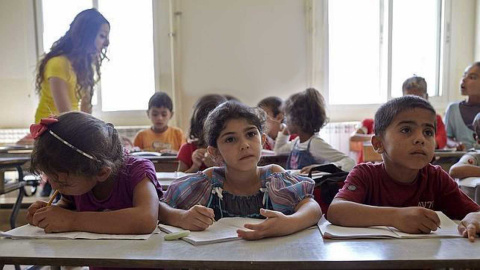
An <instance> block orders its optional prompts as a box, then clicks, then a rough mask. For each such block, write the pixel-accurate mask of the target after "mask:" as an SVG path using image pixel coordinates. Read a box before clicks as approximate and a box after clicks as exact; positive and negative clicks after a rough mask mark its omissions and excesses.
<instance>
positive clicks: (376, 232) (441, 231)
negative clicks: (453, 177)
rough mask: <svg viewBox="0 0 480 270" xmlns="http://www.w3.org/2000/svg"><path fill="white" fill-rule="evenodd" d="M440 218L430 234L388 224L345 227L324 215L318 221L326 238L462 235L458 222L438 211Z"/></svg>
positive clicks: (441, 236) (449, 236)
mask: <svg viewBox="0 0 480 270" xmlns="http://www.w3.org/2000/svg"><path fill="white" fill-rule="evenodd" d="M436 213H437V214H438V217H439V218H440V227H441V228H438V229H437V230H436V231H434V232H431V233H429V234H410V233H404V232H401V231H399V230H398V229H396V228H392V227H387V226H372V227H343V226H336V225H332V224H331V223H330V222H329V221H328V220H326V219H325V216H323V217H322V218H321V219H320V221H319V222H318V228H319V229H320V233H321V234H322V236H323V238H325V239H362V238H363V239H370V238H401V239H418V238H451V237H462V236H461V235H460V234H459V232H458V230H457V224H456V223H455V222H454V221H453V220H451V219H450V218H449V217H447V216H446V215H445V214H444V213H442V212H439V211H437V212H436Z"/></svg>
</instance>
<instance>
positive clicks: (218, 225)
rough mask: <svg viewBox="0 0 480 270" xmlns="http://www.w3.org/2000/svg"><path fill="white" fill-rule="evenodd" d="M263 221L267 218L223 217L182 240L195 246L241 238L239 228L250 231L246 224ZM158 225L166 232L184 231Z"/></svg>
mask: <svg viewBox="0 0 480 270" xmlns="http://www.w3.org/2000/svg"><path fill="white" fill-rule="evenodd" d="M263 221H265V219H254V218H241V217H233V218H222V219H219V220H218V221H216V222H214V223H213V225H211V226H210V227H208V228H207V229H206V230H204V231H195V232H190V234H189V235H188V236H187V237H183V238H182V240H184V241H186V242H188V243H190V244H192V245H194V246H197V245H206V244H213V243H221V242H227V241H233V240H239V239H240V238H239V237H238V235H237V230H238V229H243V230H246V231H248V229H246V228H245V227H244V225H245V224H247V223H249V224H258V223H261V222H263ZM158 226H159V227H160V230H162V231H163V232H166V233H175V232H179V231H183V229H181V228H177V227H174V226H169V225H164V224H160V225H158Z"/></svg>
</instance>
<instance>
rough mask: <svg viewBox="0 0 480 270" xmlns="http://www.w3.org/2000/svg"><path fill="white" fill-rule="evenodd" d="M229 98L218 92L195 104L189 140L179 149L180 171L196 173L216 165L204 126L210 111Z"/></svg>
mask: <svg viewBox="0 0 480 270" xmlns="http://www.w3.org/2000/svg"><path fill="white" fill-rule="evenodd" d="M225 101H227V99H226V98H225V97H224V96H222V95H218V94H209V95H205V96H203V97H201V98H199V99H198V100H197V102H196V103H195V105H194V106H193V113H192V117H191V118H190V130H189V134H188V137H189V139H190V140H189V141H188V142H187V143H185V144H183V145H182V146H181V147H180V150H179V151H178V156H177V159H178V171H179V172H186V173H196V172H198V171H200V170H205V169H206V168H208V167H213V166H215V165H216V162H215V160H214V159H213V158H212V157H211V156H210V155H209V154H208V153H207V143H206V142H205V139H204V136H203V130H204V128H203V126H204V124H205V119H207V116H208V113H209V112H211V111H212V110H213V109H215V108H216V107H217V106H218V105H220V104H222V103H223V102H225Z"/></svg>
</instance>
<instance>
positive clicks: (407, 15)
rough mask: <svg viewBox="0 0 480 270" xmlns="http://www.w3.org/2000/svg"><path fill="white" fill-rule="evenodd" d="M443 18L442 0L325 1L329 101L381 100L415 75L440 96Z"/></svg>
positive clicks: (396, 92)
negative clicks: (326, 11) (326, 8)
mask: <svg viewBox="0 0 480 270" xmlns="http://www.w3.org/2000/svg"><path fill="white" fill-rule="evenodd" d="M345 7H348V8H345ZM441 17H442V1H441V0H423V1H415V0H402V1H399V0H397V1H392V0H390V1H388V0H376V1H374V0H334V1H328V38H327V39H328V61H327V62H328V76H327V77H328V78H327V85H328V87H327V89H328V94H327V97H328V102H329V104H333V105H341V104H378V103H383V102H385V101H386V100H387V99H388V98H389V97H398V96H401V95H402V84H403V81H404V80H405V79H407V78H408V77H411V76H413V75H414V74H415V75H418V76H422V77H424V78H425V79H426V81H427V84H428V93H429V96H431V97H432V96H439V95H441V93H442V91H441V90H440V85H441V83H440V79H441V77H442V76H441V74H440V66H441V59H442V57H441V49H442V48H441V46H442V40H441V29H442V23H441V22H442V20H441Z"/></svg>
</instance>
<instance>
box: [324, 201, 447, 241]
mask: <svg viewBox="0 0 480 270" xmlns="http://www.w3.org/2000/svg"><path fill="white" fill-rule="evenodd" d="M328 220H329V221H330V222H331V223H332V224H335V225H340V226H345V227H369V226H389V227H395V228H397V229H399V230H400V231H402V232H406V233H430V232H431V231H435V230H437V228H438V226H439V225H440V219H439V218H438V215H437V214H436V213H435V211H433V210H430V209H427V208H423V207H404V208H397V207H379V206H370V205H364V204H360V203H355V202H350V201H346V200H343V199H339V198H336V199H334V200H333V202H332V204H330V207H329V208H328Z"/></svg>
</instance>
